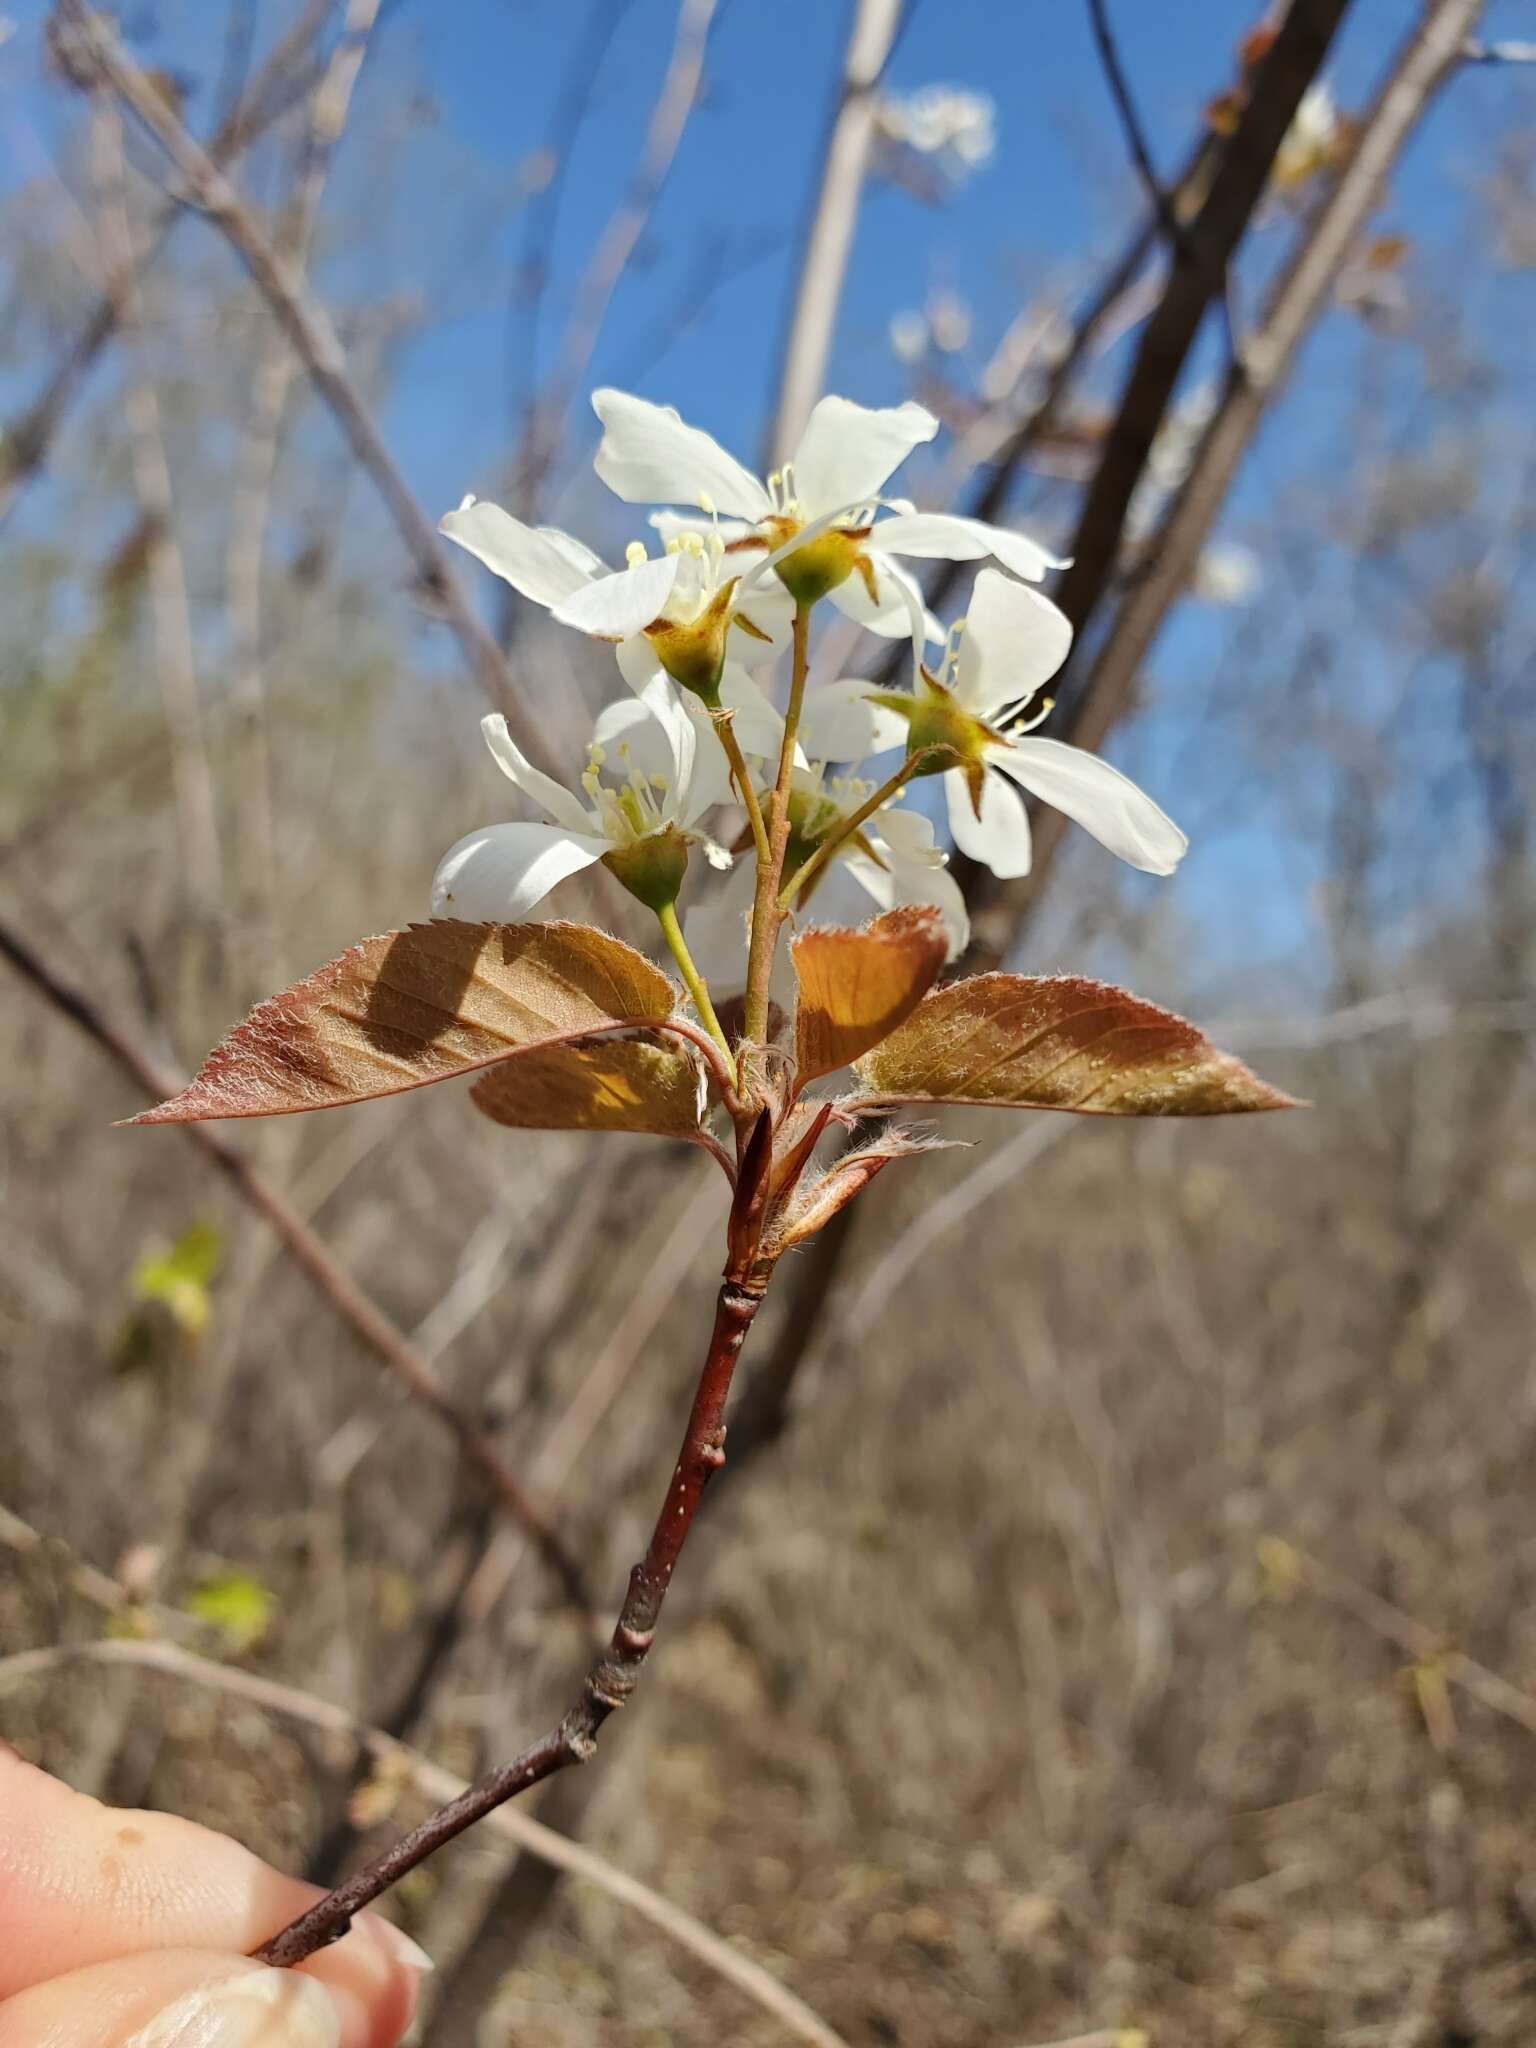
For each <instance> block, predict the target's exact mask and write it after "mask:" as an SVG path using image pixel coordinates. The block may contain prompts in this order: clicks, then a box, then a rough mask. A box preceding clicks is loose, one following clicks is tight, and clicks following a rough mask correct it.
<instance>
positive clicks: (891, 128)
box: [875, 85, 997, 170]
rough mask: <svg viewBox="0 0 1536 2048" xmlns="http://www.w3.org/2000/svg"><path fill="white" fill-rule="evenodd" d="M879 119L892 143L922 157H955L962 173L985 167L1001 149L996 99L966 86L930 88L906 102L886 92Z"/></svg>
mask: <svg viewBox="0 0 1536 2048" xmlns="http://www.w3.org/2000/svg"><path fill="white" fill-rule="evenodd" d="M875 119H876V122H877V124H878V126H879V129H880V132H881V133H882V134H883V135H885V136H886V137H888V138H889V140H890V141H892V142H902V143H905V144H906V146H907V147H908V148H909V149H915V150H916V151H918V153H919V154H920V155H922V156H938V155H944V154H949V155H952V156H953V157H954V158H955V159H956V161H957V163H958V165H959V166H960V167H961V168H962V169H963V170H975V169H976V168H977V167H978V166H979V165H981V164H984V163H985V162H986V161H987V159H988V157H990V156H991V154H992V152H993V150H994V149H995V148H996V146H997V131H996V108H995V106H994V104H993V101H992V99H991V96H990V95H989V94H987V93H984V92H967V91H966V90H965V89H964V87H961V86H953V85H925V86H922V87H920V88H919V90H918V91H917V92H914V93H912V94H910V95H909V96H908V97H907V98H906V99H902V98H900V97H899V96H898V95H897V94H895V93H887V94H886V95H885V96H884V97H883V98H882V99H881V101H880V103H879V105H878V107H877V109H876V114H875Z"/></svg>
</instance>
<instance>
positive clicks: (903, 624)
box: [557, 390, 1063, 638]
mask: <svg viewBox="0 0 1536 2048" xmlns="http://www.w3.org/2000/svg"><path fill="white" fill-rule="evenodd" d="M592 404H593V407H594V409H595V410H596V412H597V416H598V418H599V419H600V420H601V421H602V423H603V438H602V442H601V445H600V446H599V448H598V451H597V460H596V469H597V473H598V475H599V476H600V477H601V478H602V480H603V482H604V483H605V484H607V485H608V487H609V489H610V490H612V491H614V492H615V493H616V494H617V495H618V496H619V497H620V498H622V499H623V500H624V501H625V503H626V504H644V503H651V504H657V505H667V506H692V507H696V508H697V509H698V511H700V512H702V513H703V514H704V515H705V517H704V520H703V521H702V522H701V521H699V520H697V519H688V518H679V517H677V516H676V515H675V514H668V513H661V514H658V515H656V516H655V517H654V519H653V521H652V523H653V524H654V525H655V526H656V527H657V528H658V529H659V530H660V531H661V532H662V533H664V534H668V535H670V536H673V537H676V536H677V535H679V534H681V533H685V532H695V533H698V534H700V535H701V536H702V535H703V534H705V533H714V534H717V535H718V536H719V540H720V544H721V547H722V549H723V552H724V557H725V562H726V564H727V565H730V564H733V563H734V562H736V561H739V560H741V559H743V558H745V560H746V561H747V563H748V564H749V566H748V567H747V569H746V573H745V574H744V575H743V576H742V579H741V582H740V585H739V587H738V592H737V601H738V602H739V603H741V604H746V605H748V606H749V607H750V606H755V605H756V604H757V603H758V602H759V601H760V600H759V593H760V591H761V589H762V587H763V580H764V578H765V577H766V576H767V574H768V573H769V572H770V571H771V570H778V572H779V575H780V577H781V578H782V579H783V580H784V581H786V582H788V583H790V584H791V587H794V583H795V581H796V580H798V581H799V583H800V586H801V589H802V593H803V591H804V587H805V584H806V581H807V579H808V577H814V578H821V579H822V580H821V581H820V584H819V588H818V589H817V594H821V591H823V590H824V591H825V593H826V594H827V595H829V596H830V597H831V599H832V602H833V603H834V604H835V605H836V606H837V607H838V609H839V610H840V611H843V612H845V613H846V614H847V615H848V617H849V618H851V619H856V620H857V621H858V623H859V624H860V625H863V626H868V627H870V628H871V629H872V630H873V631H875V632H877V633H884V634H886V635H888V636H890V637H892V638H900V637H902V636H904V635H905V634H907V633H909V632H916V631H918V630H919V628H918V625H917V621H919V620H920V619H921V618H922V611H921V600H920V598H919V595H918V591H917V587H916V585H915V584H914V582H913V580H912V578H911V576H910V575H909V574H908V573H907V572H906V570H904V569H902V568H900V567H899V566H898V560H899V559H907V558H912V557H916V558H919V559H929V560H931V559H941V560H945V561H955V562H968V561H979V560H982V559H984V558H986V557H988V556H991V557H993V558H995V559H996V560H997V561H999V562H1001V563H1002V565H1003V567H1004V568H1006V569H1011V570H1012V571H1013V573H1014V574H1015V575H1016V576H1022V577H1024V578H1026V579H1027V580H1028V581H1030V582H1038V581H1039V579H1040V578H1041V577H1042V576H1043V575H1044V574H1045V572H1046V571H1047V569H1052V568H1060V567H1062V566H1063V564H1062V563H1061V562H1060V560H1059V559H1058V558H1057V557H1056V556H1054V555H1050V554H1047V553H1046V551H1045V549H1044V548H1042V547H1040V546H1039V545H1038V543H1037V542H1035V541H1032V540H1030V539H1029V538H1028V537H1027V536H1026V535H1024V534H1019V533H1011V532H1009V531H1008V529H1007V528H1005V527H1000V526H991V525H988V524H987V522H986V521H984V520H980V519H964V518H960V517H958V516H956V515H954V514H951V513H943V512H916V511H914V510H913V509H912V507H911V506H910V505H909V504H907V503H906V502H905V501H892V500H889V499H887V498H885V497H883V496H882V495H881V494H882V491H883V489H884V486H885V484H886V482H887V480H888V479H889V477H890V476H891V473H892V472H893V471H894V470H895V469H896V468H897V467H898V466H899V465H900V464H901V463H902V462H904V461H905V460H906V458H907V456H908V455H910V454H911V452H912V450H913V449H914V448H917V447H920V446H921V445H922V443H923V442H925V441H931V440H932V439H933V436H934V435H935V434H936V433H937V432H938V426H939V423H938V421H937V420H936V419H935V418H934V416H933V414H932V413H930V412H929V411H927V410H926V408H925V407H923V406H921V405H916V404H914V403H913V402H912V401H910V400H908V402H907V403H906V404H904V405H898V406H891V407H887V408H885V409H883V410H876V411H871V410H869V409H868V408H867V407H865V406H862V405H855V404H854V403H853V402H852V401H851V400H850V399H846V398H823V399H820V400H819V401H818V402H817V404H816V406H815V407H814V408H813V410H812V412H811V416H810V419H809V420H808V421H807V422H806V427H805V432H804V433H803V434H802V435H801V437H800V444H799V446H798V447H797V449H796V450H795V454H794V457H793V459H792V460H791V461H790V462H788V463H786V464H785V466H784V468H783V470H782V471H778V472H776V473H775V474H774V475H773V476H772V477H770V478H769V479H768V482H767V483H763V482H761V481H760V480H759V479H758V478H757V477H755V476H753V475H752V474H751V473H750V471H748V470H746V469H743V468H742V466H741V464H740V463H739V462H737V461H736V460H735V458H734V457H733V456H730V455H728V454H727V453H726V452H725V450H724V449H723V448H722V447H720V445H719V444H718V443H717V442H716V441H714V440H712V439H711V438H710V436H709V435H708V434H706V433H703V432H701V430H700V429H699V428H697V427H690V426H689V425H687V423H686V422H685V421H684V420H682V419H681V418H679V416H678V414H677V413H675V412H674V411H672V410H671V409H670V408H669V407H666V406H660V405H652V404H650V403H649V402H648V401H647V400H646V399H643V398H632V397H630V396H629V395H628V394H627V393H626V392H622V391H611V390H607V391H598V392H594V394H593V397H592ZM887 507H889V508H891V509H892V512H893V516H892V517H890V518H879V517H878V516H877V515H878V513H879V512H880V511H881V510H882V509H883V508H887ZM824 537H825V545H824V546H823V547H822V548H821V549H819V550H813V548H812V543H814V542H819V541H822V540H823V538H824ZM614 580H618V579H614ZM602 602H603V600H602V599H601V598H600V597H599V596H598V595H597V594H596V593H595V591H594V593H592V594H590V595H588V596H585V597H584V598H583V603H584V604H587V605H599V604H601V603H602ZM557 615H559V616H564V615H565V613H564V612H561V613H559V614H557Z"/></svg>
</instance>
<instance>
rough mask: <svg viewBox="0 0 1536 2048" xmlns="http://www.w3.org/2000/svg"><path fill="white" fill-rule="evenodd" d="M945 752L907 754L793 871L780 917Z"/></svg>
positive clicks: (934, 749)
mask: <svg viewBox="0 0 1536 2048" xmlns="http://www.w3.org/2000/svg"><path fill="white" fill-rule="evenodd" d="M948 752H949V749H948V748H947V747H920V748H919V749H918V750H917V752H916V753H914V754H909V755H908V756H907V758H906V760H905V761H903V762H902V764H901V766H900V767H899V768H898V769H897V770H896V772H895V773H894V774H893V775H888V776H887V777H886V779H885V780H884V782H882V783H881V784H880V787H879V788H878V789H877V790H875V791H874V793H873V794H872V795H870V796H868V797H866V798H865V799H864V801H863V803H861V804H860V805H859V807H858V809H857V810H856V811H850V812H849V813H848V815H847V817H846V818H844V819H843V821H842V823H841V824H840V825H839V826H838V827H837V829H836V831H834V832H830V833H828V835H827V837H826V838H825V839H824V840H823V841H822V842H821V844H820V846H818V847H817V849H816V851H815V852H814V853H813V854H812V855H811V857H810V859H809V860H807V861H805V862H803V863H802V865H801V866H800V867H798V868H796V869H795V872H794V873H793V874H792V875H791V876H790V878H789V880H788V881H787V882H786V883H785V884H784V886H783V888H782V889H781V890H780V891H779V912H780V914H781V915H782V914H783V913H784V912H785V911H787V910H788V909H789V907H790V905H791V904H792V903H793V902H794V900H795V898H796V897H797V896H798V895H800V893H801V892H802V891H803V890H804V889H806V888H808V887H809V885H810V884H811V883H812V882H813V881H815V879H816V877H817V876H818V875H819V874H820V873H821V871H822V869H823V868H825V867H826V865H827V863H828V862H829V861H830V860H831V859H832V858H833V857H834V855H836V854H837V853H838V852H839V851H840V849H841V848H842V847H844V846H846V845H847V844H848V842H849V840H850V839H852V838H853V837H854V836H855V834H856V833H857V832H858V831H859V829H860V827H861V826H864V825H867V824H868V823H869V821H870V819H871V818H872V817H873V816H874V815H875V813H876V811H878V810H879V809H880V808H881V806H882V805H883V804H888V803H889V802H890V801H891V798H892V797H893V796H895V795H896V794H897V792H898V791H900V790H902V789H904V788H905V787H906V785H907V784H908V783H909V782H910V781H911V780H912V778H913V776H914V775H916V774H918V773H919V772H920V771H921V770H922V769H923V768H924V767H930V766H931V765H932V764H933V762H934V760H935V759H936V758H937V757H938V756H939V755H941V754H946V753H948Z"/></svg>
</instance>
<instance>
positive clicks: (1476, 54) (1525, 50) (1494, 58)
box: [1461, 36, 1536, 64]
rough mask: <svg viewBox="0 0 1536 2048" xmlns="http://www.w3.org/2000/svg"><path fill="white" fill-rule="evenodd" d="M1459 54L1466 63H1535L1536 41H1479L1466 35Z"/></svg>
mask: <svg viewBox="0 0 1536 2048" xmlns="http://www.w3.org/2000/svg"><path fill="white" fill-rule="evenodd" d="M1461 55H1462V57H1463V58H1464V59H1465V61H1466V62H1467V63H1468V64H1536V43H1480V42H1479V41H1478V40H1477V38H1476V37H1475V36H1468V37H1467V40H1466V42H1465V43H1463V45H1462V48H1461Z"/></svg>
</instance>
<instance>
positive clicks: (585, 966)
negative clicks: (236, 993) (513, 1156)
mask: <svg viewBox="0 0 1536 2048" xmlns="http://www.w3.org/2000/svg"><path fill="white" fill-rule="evenodd" d="M676 1001H677V990H676V988H675V987H674V986H673V984H672V983H671V982H670V981H669V980H668V979H667V977H666V975H664V974H663V973H662V971H661V969H660V968H659V967H655V966H653V965H652V964H651V962H650V961H649V960H647V959H645V957H644V956H643V955H642V954H639V953H637V952H635V951H634V950H633V948H632V947H629V946H626V945H624V944H623V942H622V941H621V940H619V939H615V938H610V937H609V935H608V934H607V933H606V932H600V931H594V930H593V929H592V928H591V927H590V926H588V925H583V924H459V923H456V922H453V921H450V920H441V921H434V922H433V923H431V924H413V925H411V926H410V927H409V929H408V930H406V931H402V932H386V933H384V934H383V936H382V937H380V938H376V939H364V940H363V942H362V944H361V945H358V946H354V947H353V948H352V949H351V951H350V952H347V953H343V954H342V955H341V956H340V958H339V959H336V960H332V961H331V962H330V963H329V964H328V965H327V966H325V967H321V968H319V969H318V970H317V971H316V972H315V973H314V974H311V975H309V976H308V977H307V978H306V979H305V980H304V981H301V982H298V983H296V984H295V986H294V987H293V988H290V989H288V990H287V991H286V992H285V993H284V994H282V995H280V996H273V997H271V998H270V999H269V1000H268V1001H267V1002H264V1003H262V1004H260V1005H259V1006H258V1007H257V1008H256V1009H254V1010H253V1011H252V1012H251V1014H250V1016H249V1017H247V1018H246V1020H245V1022H244V1023H243V1024H241V1025H240V1026H239V1027H238V1028H237V1029H236V1030H234V1031H232V1032H231V1033H230V1035H229V1037H228V1038H226V1039H225V1040H224V1041H223V1043H222V1044H220V1045H218V1046H216V1047H215V1048H214V1050H213V1051H212V1052H211V1053H210V1054H209V1055H208V1057H207V1059H206V1060H205V1061H204V1062H203V1065H202V1068H201V1070H200V1071H199V1073H198V1075H197V1078H196V1079H195V1080H194V1081H193V1082H191V1084H190V1085H189V1086H188V1087H186V1088H183V1089H182V1091H181V1093H180V1094H179V1095H174V1096H172V1098H171V1100H170V1101H169V1102H162V1103H161V1104H160V1105H159V1107H158V1108H156V1109H147V1110H144V1111H143V1112H142V1113H141V1114H140V1115H139V1116H136V1117H133V1118H131V1119H130V1121H131V1122H133V1123H136V1124H162V1123H191V1122H195V1121H196V1120H197V1119H199V1118H201V1117H226V1116H286V1115H288V1114H290V1113H291V1112H293V1111H295V1110H305V1109H331V1108H334V1107H335V1106H337V1105H338V1104H340V1103H345V1102H366V1101H368V1100H370V1099H371V1098H372V1097H374V1096H378V1095H396V1094H399V1093H400V1092H401V1091H402V1090H403V1089H407V1088H421V1087H425V1086H426V1084H427V1083H428V1082H431V1081H447V1080H451V1079H452V1078H453V1076H454V1075H456V1074H466V1073H471V1072H473V1071H474V1070H475V1069H477V1068H480V1067H488V1066H491V1065H492V1064H494V1063H495V1062H496V1061H498V1060H504V1059H508V1058H511V1057H514V1056H516V1055H517V1054H520V1053H524V1052H526V1051H527V1050H528V1049H529V1048H530V1047H535V1046H547V1045H549V1044H552V1043H558V1042H559V1041H561V1040H564V1039H570V1038H579V1037H583V1036H585V1035H587V1034H589V1033H591V1032H595V1031H603V1030H605V1029H606V1030H611V1029H613V1027H614V1026H615V1025H616V1024H618V1023H621V1022H628V1023H631V1024H633V1023H635V1022H637V1021H642V1020H644V1019H646V1018H655V1019H658V1020H659V1019H662V1018H666V1017H668V1016H670V1015H671V1013H672V1009H673V1006H674V1004H675V1003H676Z"/></svg>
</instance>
